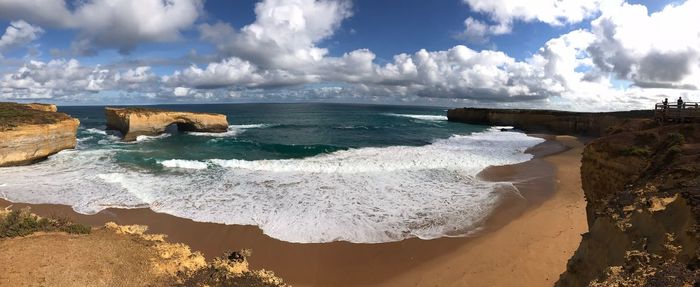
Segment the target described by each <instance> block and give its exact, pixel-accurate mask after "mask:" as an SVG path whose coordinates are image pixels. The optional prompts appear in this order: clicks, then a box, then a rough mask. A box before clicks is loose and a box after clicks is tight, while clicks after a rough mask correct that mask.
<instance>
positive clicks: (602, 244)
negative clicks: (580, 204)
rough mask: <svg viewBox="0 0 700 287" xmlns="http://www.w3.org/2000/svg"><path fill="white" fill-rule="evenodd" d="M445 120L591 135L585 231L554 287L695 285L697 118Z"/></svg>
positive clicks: (453, 116)
mask: <svg viewBox="0 0 700 287" xmlns="http://www.w3.org/2000/svg"><path fill="white" fill-rule="evenodd" d="M447 115H448V119H449V120H450V121H457V122H465V123H470V124H484V125H507V126H514V127H515V128H517V129H520V130H522V131H526V132H533V133H536V132H543V133H555V134H570V135H576V136H586V137H592V138H596V139H594V140H592V141H591V142H589V143H588V144H587V145H586V148H585V149H584V151H583V155H582V166H581V180H582V188H583V191H584V195H585V197H586V202H587V205H586V214H587V219H588V227H589V231H588V232H587V233H585V234H583V235H582V240H581V243H580V245H579V247H578V249H577V251H576V253H575V254H574V256H573V257H572V258H571V259H570V260H569V262H568V264H567V270H566V271H565V272H564V273H563V274H562V275H561V277H560V279H559V281H558V282H557V283H556V286H697V284H700V269H698V268H699V267H700V256H699V254H700V251H699V248H698V245H700V235H699V234H700V228H699V227H698V222H700V124H699V123H694V124H693V123H686V124H678V125H666V126H659V125H658V124H657V123H656V122H654V121H652V120H650V118H652V113H651V111H630V112H614V113H575V112H562V111H549V110H515V109H476V108H460V109H452V110H449V111H448V113H447Z"/></svg>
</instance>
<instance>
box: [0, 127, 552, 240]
mask: <svg viewBox="0 0 700 287" xmlns="http://www.w3.org/2000/svg"><path fill="white" fill-rule="evenodd" d="M542 141H543V140H542V139H539V138H533V137H529V136H527V135H525V134H522V133H516V132H501V131H499V130H487V131H484V132H480V133H473V134H471V135H455V136H452V137H450V138H447V139H440V140H436V141H434V142H433V143H432V144H429V145H425V146H390V147H381V148H357V149H349V150H341V151H335V152H332V153H329V154H322V155H317V156H312V157H307V158H300V159H280V160H251V161H246V160H236V159H210V160H203V161H190V160H183V159H173V160H166V161H162V162H160V164H161V165H162V166H165V167H174V168H179V169H183V170H169V169H165V170H164V171H162V172H155V173H154V172H149V171H145V170H139V169H134V168H131V167H126V166H120V165H119V164H117V162H116V161H115V159H114V158H115V153H116V151H114V150H85V151H81V150H71V151H64V152H60V153H58V154H56V155H54V156H52V157H50V158H49V159H48V160H46V161H44V162H41V163H39V164H36V165H33V166H31V167H12V168H4V169H0V177H2V178H3V183H4V184H6V186H0V195H2V196H3V197H4V198H6V199H8V200H10V201H17V202H28V203H56V204H68V205H71V206H73V208H74V209H75V210H76V211H78V212H81V213H86V214H93V213H96V212H98V211H100V210H102V209H105V208H107V207H121V208H134V207H142V206H148V207H149V208H151V209H153V210H154V211H157V212H163V213H168V214H171V215H174V216H179V217H184V218H190V219H193V220H196V221H202V222H216V223H223V224H241V225H256V226H259V227H260V228H261V229H262V230H263V231H264V233H265V234H267V235H269V236H271V237H274V238H277V239H280V240H284V241H288V242H302V243H311V242H330V241H338V240H343V241H350V242H358V243H377V242H389V241H399V240H403V239H406V238H410V237H418V238H423V239H431V238H437V237H442V236H459V235H465V234H469V233H470V232H473V231H474V230H477V229H478V228H479V227H480V226H481V225H482V223H483V222H484V220H485V219H486V218H487V217H488V215H489V214H490V213H491V212H492V210H493V209H494V208H496V207H497V206H498V205H499V204H500V202H501V200H502V198H503V197H504V196H505V193H504V192H507V191H503V190H502V189H499V188H497V187H499V186H501V185H509V183H494V182H486V181H481V180H479V179H478V177H477V176H476V175H477V174H478V173H479V172H480V171H481V170H483V169H484V168H486V167H488V166H492V165H505V164H514V163H518V162H523V161H527V160H529V159H530V158H531V157H532V156H531V155H529V154H525V153H524V151H525V150H526V149H527V148H529V147H531V146H533V145H535V144H538V143H540V142H542ZM187 169H188V171H187V172H183V171H186V170H187Z"/></svg>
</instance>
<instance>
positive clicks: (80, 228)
mask: <svg viewBox="0 0 700 287" xmlns="http://www.w3.org/2000/svg"><path fill="white" fill-rule="evenodd" d="M61 231H63V232H68V233H70V234H90V231H92V228H90V226H87V225H83V224H71V225H68V226H66V227H63V228H61Z"/></svg>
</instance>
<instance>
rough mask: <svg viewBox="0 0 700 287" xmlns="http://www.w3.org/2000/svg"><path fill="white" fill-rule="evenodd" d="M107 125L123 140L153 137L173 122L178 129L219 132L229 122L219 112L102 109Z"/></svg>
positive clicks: (225, 128) (226, 128) (222, 130)
mask: <svg viewBox="0 0 700 287" xmlns="http://www.w3.org/2000/svg"><path fill="white" fill-rule="evenodd" d="M105 117H106V118H107V128H108V129H113V130H118V131H120V132H121V133H122V134H123V135H124V140H125V141H134V140H136V138H137V137H138V136H141V135H147V136H154V135H159V134H162V133H164V132H165V130H166V128H167V127H168V126H169V125H172V124H176V125H177V128H178V130H180V131H195V132H211V133H220V132H225V131H227V130H228V121H227V120H226V116H225V115H222V114H211V113H193V112H177V111H166V110H159V109H147V108H110V107H107V108H105Z"/></svg>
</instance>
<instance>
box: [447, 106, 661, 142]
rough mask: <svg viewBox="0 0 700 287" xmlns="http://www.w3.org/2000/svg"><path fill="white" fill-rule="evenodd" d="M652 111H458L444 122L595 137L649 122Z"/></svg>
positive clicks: (450, 113)
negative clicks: (618, 127) (624, 125)
mask: <svg viewBox="0 0 700 287" xmlns="http://www.w3.org/2000/svg"><path fill="white" fill-rule="evenodd" d="M652 116H653V111H630V112H613V113H577V112H564V111H552V110H519V109H479V108H459V109H451V110H448V111H447V119H448V120H450V121H455V122H464V123H470V124H486V125H496V126H513V127H515V128H516V129H519V130H523V131H527V132H533V133H540V132H541V133H558V134H571V135H581V136H592V137H597V136H601V135H604V134H606V133H607V132H609V129H610V127H612V126H615V125H618V124H621V123H622V122H624V121H626V120H630V119H639V118H650V117H652Z"/></svg>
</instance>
